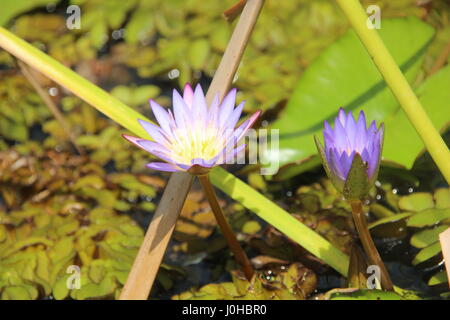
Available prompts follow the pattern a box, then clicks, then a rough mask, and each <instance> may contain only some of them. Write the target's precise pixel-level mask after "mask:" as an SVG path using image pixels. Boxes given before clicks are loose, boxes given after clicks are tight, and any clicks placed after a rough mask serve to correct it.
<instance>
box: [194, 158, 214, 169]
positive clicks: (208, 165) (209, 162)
mask: <svg viewBox="0 0 450 320" xmlns="http://www.w3.org/2000/svg"><path fill="white" fill-rule="evenodd" d="M215 164H216V159H211V160H205V159H202V158H195V159H192V160H191V165H193V166H194V165H199V166H201V167H204V168H212V167H214V165H215Z"/></svg>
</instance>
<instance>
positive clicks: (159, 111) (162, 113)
mask: <svg viewBox="0 0 450 320" xmlns="http://www.w3.org/2000/svg"><path fill="white" fill-rule="evenodd" d="M150 106H151V108H152V111H153V114H154V115H155V118H156V120H157V121H158V123H159V125H160V126H161V128H162V129H163V130H164V132H165V133H166V134H168V135H170V136H171V135H172V134H171V133H172V130H171V128H170V121H171V119H170V117H169V113H167V111H166V110H165V109H164V108H163V107H161V106H160V105H159V104H157V103H156V102H155V101H154V100H150Z"/></svg>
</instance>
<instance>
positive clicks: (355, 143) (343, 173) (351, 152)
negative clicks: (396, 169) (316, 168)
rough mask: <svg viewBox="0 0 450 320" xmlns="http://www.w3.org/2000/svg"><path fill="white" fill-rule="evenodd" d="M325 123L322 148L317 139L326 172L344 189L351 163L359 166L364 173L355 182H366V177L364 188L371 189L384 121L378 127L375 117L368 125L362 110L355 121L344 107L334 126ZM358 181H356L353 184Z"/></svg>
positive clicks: (378, 162)
mask: <svg viewBox="0 0 450 320" xmlns="http://www.w3.org/2000/svg"><path fill="white" fill-rule="evenodd" d="M324 125H325V129H324V130H323V135H324V143H325V147H324V148H323V147H322V146H321V145H320V142H318V140H317V139H316V144H317V147H318V149H319V153H320V155H321V157H322V162H323V164H324V167H325V170H326V172H327V175H328V176H329V177H330V179H331V180H332V181H333V183H334V185H335V186H336V188H337V189H338V190H339V191H341V192H344V193H345V191H346V190H345V188H346V184H347V185H348V184H349V181H348V180H349V175H350V172H351V169H352V167H355V171H354V172H356V170H357V167H358V166H359V167H361V170H360V171H361V172H363V174H364V176H365V177H362V178H361V179H360V181H359V182H358V183H356V184H359V185H360V186H361V185H363V184H364V183H362V182H361V181H363V180H365V181H367V183H366V190H365V191H368V189H369V188H370V186H371V184H372V183H373V182H374V181H375V179H376V177H377V175H378V169H379V166H380V161H381V150H382V146H383V133H384V125H383V124H381V125H380V127H379V128H377V126H376V123H375V121H372V123H371V125H370V126H369V128H367V126H366V117H365V115H364V112H363V111H361V112H360V114H359V117H358V121H355V119H354V118H353V115H352V113H351V112H348V114H346V113H345V111H344V109H342V108H341V109H340V110H339V114H338V116H337V117H336V119H335V121H334V129H332V128H331V126H330V125H329V124H328V122H327V121H325V123H324ZM356 184H355V183H354V182H353V185H356ZM347 191H348V190H347Z"/></svg>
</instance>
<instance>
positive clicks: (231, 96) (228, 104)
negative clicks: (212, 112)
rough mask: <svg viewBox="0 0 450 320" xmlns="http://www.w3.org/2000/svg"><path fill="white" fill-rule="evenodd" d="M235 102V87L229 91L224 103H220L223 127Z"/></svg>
mask: <svg viewBox="0 0 450 320" xmlns="http://www.w3.org/2000/svg"><path fill="white" fill-rule="evenodd" d="M235 102H236V89H235V88H233V89H231V90H230V92H228V94H227V95H226V96H225V98H224V99H223V101H222V103H221V104H220V108H219V109H220V111H219V112H220V113H219V125H220V126H221V127H223V125H224V123H225V121H226V120H227V119H228V118H229V117H230V115H231V112H232V111H233V108H234V104H235Z"/></svg>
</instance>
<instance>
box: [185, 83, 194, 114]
mask: <svg viewBox="0 0 450 320" xmlns="http://www.w3.org/2000/svg"><path fill="white" fill-rule="evenodd" d="M183 100H184V102H186V105H187V107H188V108H189V109H192V103H193V101H194V91H192V87H191V85H190V84H189V83H186V85H185V86H184V92H183Z"/></svg>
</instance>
